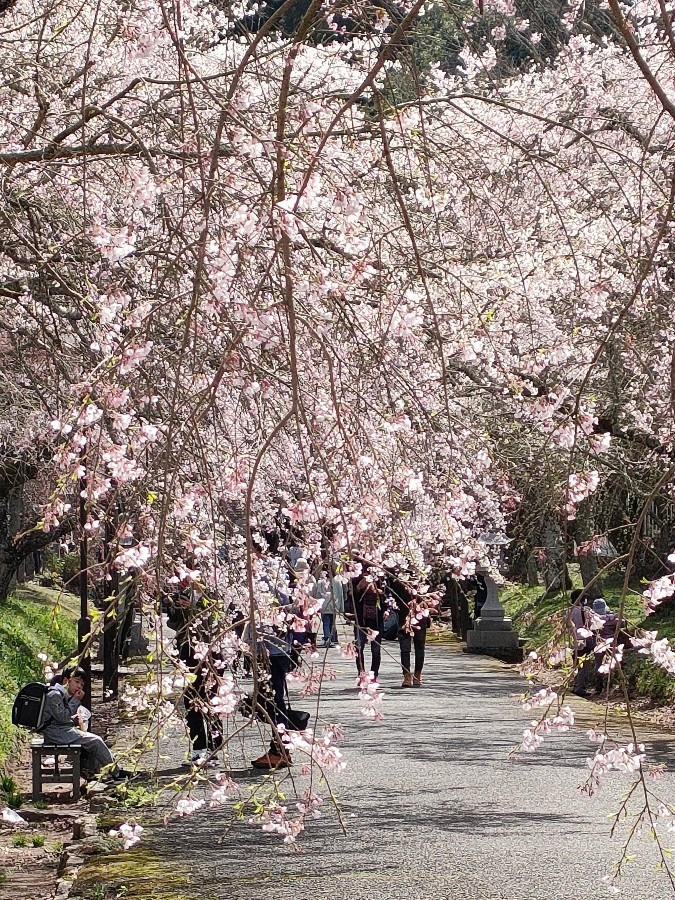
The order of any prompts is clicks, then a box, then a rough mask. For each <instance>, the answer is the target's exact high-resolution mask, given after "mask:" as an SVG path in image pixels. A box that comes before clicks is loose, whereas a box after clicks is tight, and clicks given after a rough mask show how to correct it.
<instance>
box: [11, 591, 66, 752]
mask: <svg viewBox="0 0 675 900" xmlns="http://www.w3.org/2000/svg"><path fill="white" fill-rule="evenodd" d="M76 604H77V599H76V598H75V597H72V596H69V595H67V594H60V593H59V592H58V591H52V590H48V589H45V588H38V587H36V586H33V585H30V586H27V587H24V588H19V589H18V590H17V591H16V592H15V593H14V594H13V595H12V596H10V597H9V599H8V601H7V602H6V603H5V604H3V605H2V606H1V607H0V767H2V766H4V764H5V761H6V760H7V758H8V756H9V755H10V754H11V752H12V750H13V749H14V747H15V744H16V740H17V738H18V737H19V735H20V733H19V731H18V729H16V728H14V727H12V725H11V711H12V704H13V702H14V698H15V696H16V694H17V693H18V691H19V689H20V688H21V687H22V686H23V685H24V684H26V683H28V682H30V681H42V678H43V663H42V662H41V661H40V660H39V659H38V656H37V655H38V653H41V652H42V653H45V654H46V655H47V657H48V659H49V660H50V661H57V662H60V661H61V660H63V659H65V658H66V657H67V656H68V655H69V654H70V653H72V652H73V650H74V649H75V647H76V646H77V629H76V624H75V622H76V616H77V605H76ZM26 734H27V732H26Z"/></svg>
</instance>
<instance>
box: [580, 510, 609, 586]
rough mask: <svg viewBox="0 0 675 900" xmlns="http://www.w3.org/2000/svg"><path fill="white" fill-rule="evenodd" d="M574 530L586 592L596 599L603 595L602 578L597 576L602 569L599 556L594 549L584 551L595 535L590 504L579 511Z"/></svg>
mask: <svg viewBox="0 0 675 900" xmlns="http://www.w3.org/2000/svg"><path fill="white" fill-rule="evenodd" d="M574 531H575V536H576V540H577V547H578V548H579V555H578V559H579V570H580V572H581V580H582V581H583V584H584V593H585V594H586V596H587V597H588V599H589V600H595V599H596V598H597V597H602V580H601V579H600V578H598V577H597V576H598V572H599V571H600V569H599V566H598V557H597V555H596V553H595V552H594V551H593V550H591V551H590V552H588V553H584V544H587V543H588V542H589V541H590V540H592V538H593V537H594V536H595V518H594V516H593V510H592V508H591V506H590V504H584V505H583V506H582V508H581V509H580V510H579V512H578V513H577V518H576V524H575V529H574ZM586 585H590V587H588V588H587V587H586Z"/></svg>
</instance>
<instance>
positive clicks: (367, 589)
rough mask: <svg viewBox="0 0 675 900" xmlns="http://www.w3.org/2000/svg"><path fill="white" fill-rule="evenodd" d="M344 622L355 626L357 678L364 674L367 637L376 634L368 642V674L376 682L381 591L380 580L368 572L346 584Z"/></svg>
mask: <svg viewBox="0 0 675 900" xmlns="http://www.w3.org/2000/svg"><path fill="white" fill-rule="evenodd" d="M345 618H346V619H347V621H351V622H353V624H354V641H355V644H356V668H357V670H358V673H359V677H360V678H363V677H364V676H365V674H366V663H365V647H366V644H367V643H368V638H369V634H370V633H372V632H377V634H376V635H375V637H373V638H371V640H370V654H371V669H370V670H371V672H372V673H373V676H374V678H375V680H377V676H378V675H379V672H380V664H381V662H382V632H383V631H384V591H383V588H382V585H381V584H380V582H379V580H378V579H377V578H375V577H373V576H372V575H370V574H369V573H368V572H364V574H362V575H359V576H357V577H356V578H352V579H351V581H350V582H349V599H348V603H347V605H346V606H345Z"/></svg>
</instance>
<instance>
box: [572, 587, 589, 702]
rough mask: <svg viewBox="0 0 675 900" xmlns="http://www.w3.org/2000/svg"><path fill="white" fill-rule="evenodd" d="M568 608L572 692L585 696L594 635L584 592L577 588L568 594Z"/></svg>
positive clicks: (587, 687)
mask: <svg viewBox="0 0 675 900" xmlns="http://www.w3.org/2000/svg"><path fill="white" fill-rule="evenodd" d="M570 603H571V605H570V608H569V610H568V612H567V629H568V631H569V634H570V640H571V642H572V651H573V654H574V665H575V667H576V674H575V676H574V681H573V683H572V693H573V694H576V695H577V696H578V697H586V696H587V695H588V691H589V688H590V687H591V681H592V680H593V673H594V671H595V660H594V656H593V650H594V649H595V637H594V636H593V634H592V633H591V630H590V626H591V613H590V610H589V609H588V607H587V606H586V597H585V596H584V592H583V591H582V590H579V589H578V588H577V589H575V590H573V591H572V593H571V594H570Z"/></svg>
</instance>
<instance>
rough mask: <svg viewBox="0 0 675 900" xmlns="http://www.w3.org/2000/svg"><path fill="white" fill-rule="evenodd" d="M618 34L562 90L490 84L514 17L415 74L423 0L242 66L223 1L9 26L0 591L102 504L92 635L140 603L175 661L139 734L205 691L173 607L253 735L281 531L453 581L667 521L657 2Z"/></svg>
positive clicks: (218, 706) (571, 43)
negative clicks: (98, 601) (579, 537)
mask: <svg viewBox="0 0 675 900" xmlns="http://www.w3.org/2000/svg"><path fill="white" fill-rule="evenodd" d="M609 5H610V8H611V12H612V13H613V15H614V20H615V30H617V31H618V33H619V34H620V35H622V36H623V41H624V44H623V45H622V44H621V42H620V41H616V40H595V39H593V38H592V37H591V36H589V35H587V34H583V33H582V32H581V31H580V30H576V24H575V23H576V21H577V18H578V17H582V15H583V10H582V7H583V4H579V3H578V2H576V0H575V2H574V3H571V4H570V5H569V10H568V11H567V12H566V13H565V16H564V22H563V23H562V26H563V28H564V30H565V34H566V37H565V40H564V41H563V42H562V44H561V47H560V52H559V53H558V54H557V56H556V58H555V60H554V61H552V62H551V63H550V65H541V66H537V65H534V66H533V67H532V68H531V69H530V70H527V71H521V72H519V73H516V74H513V75H512V76H511V77H504V76H503V75H502V76H500V77H499V78H497V77H496V72H497V71H498V66H499V63H500V58H501V56H502V52H503V48H502V44H503V42H504V39H505V37H506V35H507V34H514V35H520V36H522V40H523V41H526V42H527V45H528V47H530V49H532V48H536V47H537V46H538V44H539V43H540V39H541V35H539V34H538V33H537V32H535V31H533V30H532V29H531V27H530V24H529V23H528V22H526V21H524V20H523V19H522V18H521V17H519V16H518V15H517V9H516V5H515V4H514V3H511V2H506V0H484V2H481V3H476V4H475V9H474V10H473V13H469V12H467V10H466V8H465V7H463V10H462V12H463V14H466V15H470V14H474V15H475V16H477V17H485V16H491V17H493V18H492V19H491V20H490V28H489V29H488V30H487V32H486V31H485V30H483V32H482V34H483V38H481V39H480V41H479V42H478V43H476V44H471V43H470V42H467V43H466V45H465V46H464V47H463V49H462V51H461V54H460V59H461V62H460V65H459V66H458V67H456V68H455V69H452V68H449V67H448V66H447V65H446V66H445V67H443V66H441V65H431V66H429V67H427V68H426V69H424V70H422V71H421V70H420V69H419V67H418V59H417V57H416V56H415V54H414V52H413V50H412V49H411V48H412V47H414V37H415V30H416V28H418V27H420V22H421V21H422V19H423V17H424V16H423V14H424V12H426V11H427V6H426V4H424V3H422V2H421V0H419V2H409V0H408V2H403V3H401V4H400V6H399V7H398V10H397V16H396V17H395V18H394V19H392V18H391V17H390V16H389V15H388V14H387V15H384V14H383V12H382V10H381V9H380V8H379V7H378V8H374V7H373V6H371V5H370V4H369V3H357V4H350V5H349V14H348V18H347V10H346V9H345V8H344V7H343V6H342V5H341V4H340V3H339V2H332V0H331V2H327V3H323V4H321V5H320V7H319V5H318V4H310V6H309V8H308V10H307V12H306V14H305V15H304V16H303V17H302V19H301V21H300V23H299V24H298V25H297V27H296V28H295V29H293V30H292V33H289V32H288V30H287V29H284V28H277V25H279V23H280V22H281V19H282V17H283V15H284V12H285V10H286V5H284V6H282V7H280V8H279V10H277V11H276V12H274V13H272V14H271V15H270V16H269V17H268V18H267V19H266V20H265V21H264V23H262V24H261V25H260V27H259V28H258V29H257V30H256V31H255V32H254V33H250V32H248V31H247V29H246V27H245V22H246V21H247V15H248V13H249V12H250V10H249V9H248V7H247V6H244V5H240V4H232V5H230V4H228V3H218V4H215V3H212V2H210V0H191V2H185V0H173V2H168V0H130V2H129V3H127V4H125V5H123V6H120V5H119V4H118V3H113V2H111V0H98V2H96V3H93V2H91V3H89V2H85V3H72V2H70V0H66V2H65V3H64V2H59V3H53V4H47V5H41V6H40V7H39V8H37V7H36V6H35V5H34V4H33V3H32V2H29V0H16V2H13V3H9V4H5V8H4V10H3V12H2V13H0V16H2V29H1V33H0V62H1V63H2V65H1V69H2V71H3V72H4V73H6V74H5V77H4V79H3V81H2V84H0V99H1V101H2V109H3V117H2V121H1V122H0V145H1V146H0V166H2V194H1V196H0V250H1V256H0V294H1V295H2V298H3V304H2V310H1V311H0V329H1V332H0V341H1V349H2V354H0V360H1V362H0V366H1V367H2V368H1V370H0V371H1V373H2V380H3V403H2V410H1V420H0V427H1V435H2V448H1V451H0V452H1V454H2V459H1V460H0V462H1V468H0V513H2V514H3V515H4V512H5V510H6V509H8V503H9V493H10V490H15V489H17V488H20V487H23V488H24V489H25V492H26V494H27V495H29V494H31V492H32V494H33V496H32V497H30V496H29V497H28V499H29V500H32V501H34V502H35V504H36V505H39V515H38V514H36V517H35V523H34V524H36V525H37V528H36V529H34V530H33V532H30V531H27V532H26V533H25V534H23V535H18V536H14V537H12V539H11V541H10V540H6V535H5V533H4V531H5V529H4V526H3V529H2V530H0V542H2V544H3V548H5V549H6V550H7V553H5V555H4V556H3V560H5V559H7V560H9V562H7V563H4V562H3V565H6V566H8V567H9V568H8V569H7V571H8V572H9V571H10V569H11V566H13V565H14V564H15V562H16V559H17V558H18V556H17V554H18V551H19V550H20V549H22V552H23V551H26V550H27V548H28V547H30V546H32V544H31V541H33V543H35V542H36V541H38V537H36V536H38V535H42V536H40V537H39V542H42V544H44V543H45V542H46V541H48V540H51V539H52V538H53V537H55V536H57V535H59V534H60V533H61V532H62V531H63V530H65V529H71V528H72V527H73V522H74V511H75V510H77V509H78V507H80V505H82V504H83V510H84V513H85V518H86V522H85V523H84V526H83V528H84V533H86V534H87V536H88V537H89V539H90V542H91V545H92V547H94V548H98V549H99V550H100V551H101V552H100V554H99V556H98V558H97V559H94V558H92V562H91V577H92V581H98V582H99V583H101V584H103V586H104V590H103V594H104V602H105V605H106V616H104V617H102V618H101V621H102V622H103V621H104V620H105V618H106V617H109V616H110V615H113V614H114V611H115V608H116V605H117V603H118V597H117V594H116V593H115V590H114V582H115V578H116V577H117V575H118V574H119V573H120V572H121V571H124V570H133V572H134V573H135V577H136V578H137V581H138V587H139V592H140V597H141V601H142V604H143V608H144V610H145V612H146V615H147V616H148V621H150V623H151V625H152V627H153V629H154V634H155V639H156V643H157V644H158V646H160V647H162V648H163V650H162V652H161V653H159V654H158V655H157V659H156V666H157V670H158V677H157V678H156V679H155V681H154V687H153V688H152V691H150V689H145V691H140V692H139V693H138V694H137V695H136V696H135V698H131V702H132V704H135V707H136V711H137V712H140V711H141V710H142V708H145V712H146V713H147V714H148V715H149V725H148V734H149V735H150V734H153V729H155V732H154V734H155V737H156V733H157V731H158V729H160V728H161V727H165V726H167V724H168V723H170V722H172V720H173V711H172V702H173V709H175V702H174V701H175V690H176V688H177V683H176V682H175V681H174V680H173V678H174V676H173V675H172V676H171V678H172V683H171V684H168V683H167V682H166V681H165V676H166V673H163V674H162V673H161V671H160V670H161V669H162V668H165V669H166V668H172V669H173V670H175V673H176V676H177V677H179V678H180V679H183V681H184V682H187V683H189V680H190V677H191V673H190V672H189V671H186V669H185V666H181V664H180V662H179V661H178V660H177V659H176V658H175V656H174V655H172V653H171V650H170V645H169V643H168V642H166V640H165V635H164V634H163V625H162V619H161V616H160V612H161V603H162V598H163V597H164V596H166V594H167V593H170V592H171V591H173V590H175V589H177V588H183V589H191V590H196V591H197V592H198V593H199V595H200V597H202V598H203V601H202V609H203V621H202V625H208V628H206V631H207V637H206V638H204V639H202V643H203V644H204V646H203V647H202V648H201V653H202V660H203V664H204V666H206V667H207V668H208V669H209V678H210V679H211V682H210V683H211V686H213V687H214V689H215V693H214V703H213V704H212V707H213V709H212V712H213V713H214V714H215V715H217V716H222V717H225V718H228V717H231V716H232V715H233V714H234V709H235V708H236V704H237V700H238V697H239V693H240V691H241V686H240V684H239V678H238V676H237V675H236V674H235V675H232V674H229V675H228V671H227V670H228V668H229V670H230V672H231V670H232V666H233V664H234V662H235V660H236V659H237V657H238V655H239V654H240V652H242V651H246V650H248V651H251V648H254V649H255V647H256V646H257V642H258V637H257V636H258V633H259V632H260V631H261V630H263V629H265V628H270V627H272V628H273V627H277V628H283V627H285V626H286V625H287V624H288V623H287V622H286V618H285V617H286V614H285V613H283V612H282V611H281V610H280V608H279V605H278V602H277V601H278V596H279V592H280V591H283V590H284V589H285V588H286V587H287V586H288V585H287V584H286V583H285V579H286V578H287V575H288V573H287V571H286V570H285V569H284V567H283V566H281V565H279V560H280V558H281V557H280V553H279V548H278V547H277V548H276V549H275V548H274V547H273V543H274V540H273V538H274V534H275V523H276V524H277V525H278V523H279V521H280V519H281V520H283V522H284V523H288V524H289V526H290V527H291V528H292V529H293V530H294V533H295V534H296V535H297V534H300V533H301V535H302V538H301V541H302V546H303V549H304V552H305V553H307V554H308V555H309V556H311V557H312V556H313V557H316V558H323V559H324V560H331V561H332V562H334V563H335V562H337V563H339V564H341V565H342V566H343V575H344V577H345V578H348V577H349V576H350V575H351V574H352V573H354V572H356V571H357V567H356V566H353V565H352V563H353V554H354V551H356V552H357V553H358V554H359V556H361V557H366V558H368V559H369V560H370V561H371V562H372V563H373V564H375V565H381V566H383V567H386V566H387V565H388V564H389V562H390V561H391V560H392V559H394V560H396V558H397V557H400V558H401V559H405V561H406V564H407V565H409V566H410V567H411V568H412V570H413V571H414V572H415V573H416V574H417V575H418V576H419V577H420V578H424V577H426V576H428V574H429V569H430V567H431V565H432V564H433V565H435V566H439V567H442V568H444V569H445V570H447V571H449V572H451V573H454V574H455V575H457V576H468V575H472V574H473V573H474V572H475V569H476V566H477V565H479V564H483V563H488V562H489V560H488V559H486V548H485V546H484V545H482V544H481V542H480V541H479V540H478V538H479V536H480V535H481V534H484V533H485V532H488V531H492V532H494V531H503V530H504V529H506V528H507V526H508V525H509V523H510V521H512V517H513V516H514V514H515V513H517V512H518V511H519V509H521V508H522V503H523V498H527V501H528V503H529V502H530V499H531V498H532V497H533V496H535V495H536V496H537V497H540V498H541V497H543V500H542V504H541V505H542V508H543V509H545V511H546V516H548V520H547V521H551V520H552V518H555V517H558V518H559V519H560V520H561V521H562V522H563V527H566V526H565V525H564V523H565V522H566V521H568V522H573V521H574V520H575V517H576V516H577V515H578V514H579V513H580V512H583V509H584V504H587V503H588V502H589V499H590V498H591V497H593V496H596V495H599V494H601V493H602V491H603V490H604V489H605V488H606V487H607V486H608V485H612V484H615V483H616V482H617V481H620V482H621V483H622V484H623V485H624V486H625V485H629V486H631V488H635V490H636V492H637V493H638V495H640V496H644V497H647V496H648V497H649V498H650V500H651V499H653V496H655V494H653V493H652V492H653V491H656V492H657V493H658V494H659V496H660V497H667V496H668V492H669V491H671V490H672V477H673V473H672V472H670V470H669V468H668V466H669V465H670V459H671V456H672V425H673V422H672V419H673V415H672V414H673V409H672V391H671V377H672V375H671V373H672V360H673V352H672V343H673V333H672V322H671V313H670V306H671V304H670V286H671V282H672V261H671V255H672V218H673V217H672V211H673V202H674V200H675V171H674V170H673V165H672V149H673V144H674V140H673V139H674V134H673V118H674V117H675V114H674V111H675V108H674V107H673V101H672V99H671V98H670V87H669V86H670V83H671V81H672V75H673V59H672V48H673V46H675V43H674V42H673V33H672V28H671V25H670V20H669V18H668V16H664V13H663V9H662V5H661V3H659V2H657V0H653V2H652V0H649V2H647V0H645V2H640V3H638V4H634V5H633V7H632V8H631V10H630V11H628V12H626V11H624V10H623V9H622V8H621V7H620V6H619V4H618V3H616V2H615V0H609ZM451 6H452V5H451ZM459 11H460V10H459V7H457V8H454V7H452V9H451V12H452V13H453V14H455V13H458V12H459ZM626 17H628V18H626ZM327 33H328V35H329V36H328V37H326V34H327ZM331 35H332V37H331ZM486 35H489V37H487V36H486ZM333 38H334V39H333ZM519 39H520V38H519ZM411 85H412V86H413V87H412V88H411ZM636 447H638V448H641V450H642V451H646V453H645V452H642V453H636V451H635V448H636ZM31 485H32V486H31ZM45 497H46V498H48V500H47V502H44V500H45ZM38 519H39V524H38ZM557 527H558V531H559V529H560V526H559V525H558V526H557ZM631 527H632V525H631V526H626V530H627V531H628V532H630V528H631ZM284 528H286V526H285V525H284ZM40 529H41V530H40ZM285 533H286V534H287V535H288V534H290V530H289V528H286V532H285ZM636 533H637V531H636ZM31 535H32V536H31ZM266 535H267V536H268V537H270V541H269V542H268V540H267V537H266ZM277 536H278V529H277ZM630 539H631V538H630V533H629V535H628V542H630ZM5 545H7V546H6V547H5ZM10 550H12V552H13V553H14V556H12V553H10V552H9V551H10ZM549 557H550V553H549ZM629 567H630V560H629ZM271 571H272V572H273V575H274V580H273V581H271V580H270V572H271ZM10 574H11V573H10ZM0 576H2V573H0ZM8 583H9V581H8V579H7V578H4V577H0V600H1V599H2V596H3V591H4V590H5V589H6V584H8ZM670 586H672V582H671V581H669V582H668V585H666V584H665V582H663V583H661V582H656V583H655V584H654V585H653V586H652V588H651V589H650V590H651V592H652V595H653V598H654V599H659V598H660V597H661V596H665V595H663V594H662V591H663V590H665V587H670ZM305 599H306V600H308V599H309V598H308V597H306V598H305ZM424 608H425V606H424V603H421V605H420V607H419V610H420V613H421V614H422V615H424V613H423V610H424ZM310 610H311V603H309V602H305V603H304V604H301V608H300V609H299V610H298V611H297V613H294V615H296V622H295V625H296V626H297V627H299V628H300V629H301V628H302V621H301V620H302V619H303V614H304V615H311V612H310ZM239 616H243V617H244V620H245V621H246V622H247V623H248V626H249V631H248V634H247V639H246V640H245V639H244V638H243V636H240V635H239V634H238V632H237V627H238V623H239V622H240V621H241V618H240V617H239ZM202 630H204V629H202ZM649 647H650V648H654V653H653V655H654V656H655V658H656V654H658V655H659V657H663V658H664V659H666V658H667V659H669V657H668V655H667V650H665V649H663V648H659V642H658V641H657V640H656V639H655V640H653V641H652V642H651V644H650V645H649ZM644 649H647V645H645V648H644ZM346 652H349V650H348V649H347V651H346ZM253 655H254V658H255V653H254V654H253ZM614 664H616V667H617V671H618V672H620V660H619V659H618V653H617V652H615V651H614V650H613V649H612V648H608V659H607V665H608V667H610V668H612V667H613V665H614ZM253 675H254V685H255V690H256V691H257V690H259V689H260V688H261V686H262V683H263V680H264V673H262V672H261V671H258V667H257V666H254V673H253ZM312 679H314V681H312ZM307 683H308V684H310V683H311V684H312V689H315V688H316V689H318V683H317V682H316V677H315V675H311V676H309V677H308V681H307ZM151 693H152V695H153V696H152V699H151V700H150V699H149V697H150V694H151ZM172 697H173V698H174V701H172V699H171V698H172ZM359 699H360V702H361V704H362V706H363V709H364V712H365V713H366V714H367V715H368V716H369V717H371V718H374V719H377V718H378V717H379V715H380V714H381V710H380V699H381V697H380V694H379V692H378V691H377V690H376V688H374V686H373V685H372V684H365V685H363V686H362V690H361V695H360V698H359ZM564 710H565V708H564V707H561V708H560V709H556V711H555V714H554V715H553V717H552V718H551V720H550V722H548V724H547V725H546V727H547V728H553V729H558V730H560V729H564V728H567V727H569V726H570V725H571V718H570V714H569V713H568V712H565V711H564ZM542 728H543V726H541V727H540V726H538V725H537V726H533V727H532V735H531V740H532V741H533V742H534V743H536V742H537V741H538V739H539V738H540V737H541V735H542ZM308 740H309V738H308ZM315 744H316V741H315V743H314V745H313V744H311V742H310V745H309V746H310V749H309V751H308V755H309V756H310V758H312V759H313V758H314V757H315V755H316V750H315V749H312V748H313V747H315ZM636 745H637V744H635V746H636ZM178 802H179V804H182V805H181V806H179V807H178V806H177V811H178V812H179V813H182V814H188V813H190V812H194V811H195V807H194V803H196V802H199V801H193V800H190V799H188V798H183V799H181V800H180V801H178ZM302 802H303V803H304V804H305V808H306V810H309V809H310V808H311V809H312V810H313V809H314V803H315V801H314V800H313V799H312V798H311V796H310V797H308V798H305V800H303V801H302ZM286 822H287V816H286V812H283V815H282V812H280V811H279V810H278V809H276V808H274V809H272V808H271V807H270V808H269V810H268V819H267V821H266V824H267V826H268V827H272V826H274V828H276V830H281V831H282V832H283V833H284V835H285V837H290V836H292V834H293V828H292V827H291V826H288V825H287V824H284V823H286ZM293 827H295V826H293Z"/></svg>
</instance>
